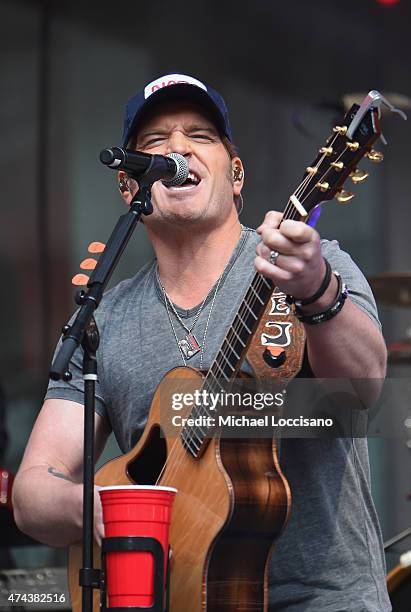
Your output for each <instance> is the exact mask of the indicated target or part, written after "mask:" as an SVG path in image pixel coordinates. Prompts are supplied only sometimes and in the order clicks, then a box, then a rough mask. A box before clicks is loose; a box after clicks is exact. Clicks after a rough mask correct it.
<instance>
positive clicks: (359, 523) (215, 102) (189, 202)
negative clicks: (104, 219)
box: [14, 75, 391, 612]
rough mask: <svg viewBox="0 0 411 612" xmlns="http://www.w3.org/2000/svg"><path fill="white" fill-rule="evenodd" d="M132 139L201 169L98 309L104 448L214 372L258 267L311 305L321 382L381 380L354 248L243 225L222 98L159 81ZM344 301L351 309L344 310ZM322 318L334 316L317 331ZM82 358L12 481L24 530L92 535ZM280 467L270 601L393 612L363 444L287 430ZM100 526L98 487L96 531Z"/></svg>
mask: <svg viewBox="0 0 411 612" xmlns="http://www.w3.org/2000/svg"><path fill="white" fill-rule="evenodd" d="M122 146H124V147H128V148H129V149H134V150H138V151H143V152H146V153H150V154H161V155H166V154H168V153H171V152H175V153H179V154H180V155H183V156H184V157H185V158H186V160H187V162H188V164H189V170H190V173H189V176H188V179H187V180H186V181H185V183H184V184H182V185H180V186H173V187H169V186H166V185H164V184H163V183H162V182H161V181H157V182H155V183H154V185H153V188H152V200H153V205H154V212H153V214H152V215H150V216H146V217H144V227H145V230H146V231H147V234H148V237H149V239H150V241H151V244H152V246H153V249H154V252H155V259H154V261H152V262H150V263H148V264H147V265H145V266H144V267H143V268H141V269H140V270H139V271H138V272H137V273H136V275H135V276H134V277H133V278H131V279H129V280H125V281H123V282H121V283H120V284H118V285H117V286H116V287H114V288H113V289H111V290H110V291H108V292H107V293H106V294H105V296H104V298H103V300H102V302H101V304H100V306H99V308H98V310H97V311H96V320H97V323H98V327H99V330H100V335H101V344H100V349H99V352H98V367H99V370H98V374H99V380H98V384H97V391H96V412H97V414H96V426H95V436H96V451H97V452H96V454H97V456H98V455H99V454H100V452H101V451H102V449H103V447H104V444H105V441H106V439H107V436H108V435H109V433H110V431H114V434H115V436H116V439H117V441H118V443H119V445H120V447H121V449H122V451H123V452H126V451H129V450H130V449H131V448H132V447H133V446H134V445H135V444H136V442H137V441H138V439H139V437H140V436H141V434H142V431H143V429H144V426H145V423H146V421H147V415H148V412H149V408H150V403H151V399H152V397H153V394H154V391H155V389H156V386H157V385H158V383H159V382H160V380H161V379H162V377H163V376H164V375H165V374H166V373H167V372H168V371H169V370H171V369H172V368H174V367H176V366H186V365H188V366H192V367H195V368H198V369H201V370H207V369H208V368H209V367H210V365H211V363H212V362H213V359H214V357H215V355H216V353H217V351H218V349H219V347H220V345H221V342H222V340H223V338H224V336H225V333H226V331H227V329H228V327H229V326H230V324H231V322H232V320H233V318H234V316H235V314H236V312H237V309H238V306H239V304H240V303H241V301H242V299H243V298H244V295H245V293H246V291H247V289H248V287H249V285H250V282H251V280H252V278H253V276H254V274H255V270H256V269H257V271H258V272H260V273H261V274H262V275H263V276H265V277H267V278H269V279H270V280H271V281H273V283H274V284H275V286H277V287H278V288H279V289H280V290H281V291H283V292H284V293H286V294H288V295H290V296H293V297H294V298H296V299H298V300H300V302H299V303H300V306H299V316H300V318H301V320H302V321H303V325H304V328H305V333H306V356H307V359H308V364H309V365H307V370H308V371H310V375H313V376H315V377H318V378H323V377H324V378H328V377H329V378H364V379H365V378H369V379H382V378H383V377H384V375H385V363H386V349H385V343H384V340H383V337H382V335H381V328H380V324H379V321H378V317H377V313H376V307H375V302H374V299H373V297H372V294H371V292H370V289H369V287H368V285H367V283H366V281H365V279H364V277H363V275H362V273H361V272H360V271H359V269H358V268H357V267H356V265H355V264H354V263H353V261H352V260H351V258H350V257H349V255H348V254H346V253H344V252H343V251H341V250H340V249H339V247H338V244H337V243H336V242H335V241H326V240H320V236H319V235H318V233H317V231H316V230H315V229H313V228H312V227H310V226H309V225H306V224H305V223H302V222H300V221H293V220H285V221H284V222H283V223H280V222H281V219H282V215H281V213H279V212H276V211H270V212H268V213H267V214H266V216H265V218H264V220H262V223H261V225H260V227H259V228H258V229H257V230H256V231H254V230H251V229H249V228H246V227H242V225H241V224H240V221H239V219H238V208H239V202H240V199H241V191H242V188H243V183H244V168H243V164H242V162H241V159H240V158H239V156H238V155H237V152H236V148H235V146H234V144H233V137H232V133H231V128H230V124H229V119H228V111H227V107H226V105H225V103H224V101H223V99H222V98H221V96H220V95H219V94H218V93H217V92H215V91H214V90H213V89H212V88H210V87H209V86H208V85H206V84H204V83H202V82H201V81H199V80H197V79H195V78H193V77H190V76H187V75H166V76H164V77H160V78H159V79H156V80H155V81H153V82H151V83H150V84H148V85H147V86H146V87H145V88H144V89H143V90H142V91H141V92H139V93H138V94H136V95H135V96H134V97H133V98H131V100H130V101H129V102H128V105H127V108H126V116H125V123H124V134H123V143H122ZM118 182H119V189H120V191H121V195H122V197H123V199H124V201H125V203H126V204H130V202H131V200H132V197H133V195H134V194H135V192H136V190H137V188H138V186H137V183H136V182H135V181H134V180H133V179H131V178H129V177H128V176H127V175H126V174H125V173H124V172H119V174H118ZM267 196H268V197H269V198H270V200H272V196H271V195H270V194H267ZM329 270H332V271H333V272H332V273H331V274H330V273H329ZM334 272H337V273H339V275H340V278H341V279H342V281H343V282H344V283H345V284H346V285H347V287H348V290H349V294H348V297H346V295H344V296H343V295H342V288H341V282H340V280H339V278H338V275H336V274H335V273H334ZM320 288H321V291H319V289H320ZM316 296H317V297H316ZM313 297H314V298H315V299H314V300H313V299H312V298H313ZM338 300H340V301H339V302H338ZM301 301H302V302H301ZM304 302H309V303H308V304H304ZM336 302H338V304H339V306H340V307H339V308H338V309H334V310H333V311H332V310H331V309H330V307H331V306H332V305H333V304H335V303H336ZM318 313H326V315H327V316H325V317H324V319H323V320H322V322H321V323H320V324H312V323H313V322H314V321H313V319H312V315H313V314H318ZM81 364H82V351H81V350H80V349H79V350H78V351H77V352H76V353H75V355H74V358H73V361H72V363H71V365H70V369H71V372H72V374H73V378H72V380H71V381H70V382H69V383H64V382H61V381H59V382H51V383H50V385H49V388H48V391H47V395H46V399H45V402H44V406H43V408H42V410H41V412H40V414H39V417H38V419H37V422H36V424H35V426H34V428H33V432H32V434H31V437H30V440H29V443H28V446H27V449H26V452H25V455H24V458H23V461H22V464H21V467H20V470H19V473H18V475H17V478H16V481H15V486H14V504H15V514H16V520H17V522H18V524H19V526H20V528H21V529H22V530H23V531H25V532H26V533H29V534H30V535H31V536H33V537H35V538H37V539H39V540H41V541H42V542H44V543H46V544H49V545H51V546H66V545H68V544H71V543H73V542H76V541H78V540H79V539H80V538H81V527H82V485H81V482H82V460H83V449H82V443H83V440H82V438H83V399H84V397H83V381H82V375H81ZM243 367H244V369H245V370H246V371H249V369H248V368H247V364H246V363H245V364H244V366H243ZM281 466H282V470H283V472H284V473H285V476H286V478H287V479H288V481H289V484H290V488H291V492H292V496H293V508H292V513H291V518H290V520H289V522H288V525H287V527H286V529H285V530H284V532H283V533H282V535H281V537H280V538H279V540H278V542H277V543H276V545H275V548H274V550H273V554H272V556H271V559H270V562H269V572H268V577H269V610H284V611H287V612H301V611H302V610H310V611H313V612H314V611H315V612H382V611H389V610H390V609H391V606H390V603H389V600H388V595H387V592H386V587H385V567H384V556H383V550H382V545H381V536H380V530H379V526H378V520H377V516H376V512H375V509H374V505H373V501H372V498H371V492H370V481H369V480H370V479H369V465H368V454H367V443H366V440H365V439H359V438H354V437H353V438H341V439H333V440H329V439H328V440H323V439H285V440H284V441H283V444H282V450H281ZM103 535H104V532H103V525H102V515H101V507H100V501H99V498H98V495H96V499H95V538H96V540H97V541H98V542H99V541H100V540H101V537H102V536H103ZM229 562H230V561H229V559H228V560H227V563H229ZM253 609H258V608H253ZM261 609H262V608H261ZM172 612H190V611H188V610H187V611H186V610H184V611H183V610H178V611H177V610H173V611H172ZM195 612H197V609H196V610H195ZM210 612H212V611H211V610H210Z"/></svg>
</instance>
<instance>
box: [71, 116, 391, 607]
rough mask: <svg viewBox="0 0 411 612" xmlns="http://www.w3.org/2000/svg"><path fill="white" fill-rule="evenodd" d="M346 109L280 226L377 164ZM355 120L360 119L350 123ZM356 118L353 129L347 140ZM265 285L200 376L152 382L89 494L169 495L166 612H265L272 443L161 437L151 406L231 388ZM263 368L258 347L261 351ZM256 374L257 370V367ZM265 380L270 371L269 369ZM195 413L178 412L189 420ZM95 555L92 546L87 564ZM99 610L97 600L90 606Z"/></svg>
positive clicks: (374, 130) (77, 601)
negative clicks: (183, 394)
mask: <svg viewBox="0 0 411 612" xmlns="http://www.w3.org/2000/svg"><path fill="white" fill-rule="evenodd" d="M359 109H360V107H359V106H358V105H354V106H353V107H352V108H351V109H350V110H349V112H348V113H347V114H346V116H345V118H344V120H343V122H342V123H341V125H339V126H336V127H334V129H333V133H332V134H331V136H330V137H329V138H328V140H327V141H326V143H325V145H324V146H323V147H321V149H320V150H319V153H318V156H317V157H316V159H315V160H314V162H313V163H312V164H311V166H309V167H308V168H307V169H306V172H305V174H304V177H303V180H302V182H301V184H300V185H299V186H298V188H297V189H296V190H295V192H294V193H293V194H292V196H291V197H290V199H289V202H288V204H287V206H286V208H285V211H284V219H297V220H302V221H306V220H307V219H308V216H309V215H310V213H311V212H312V211H313V209H314V208H315V207H316V206H317V205H318V204H319V203H320V202H324V201H327V200H330V199H332V198H333V197H334V196H336V197H337V199H339V200H340V202H346V201H348V200H349V199H351V197H352V196H353V194H350V193H349V192H347V191H344V190H342V185H343V183H344V181H345V180H346V179H347V177H348V176H349V175H351V177H352V179H353V181H354V182H359V181H361V180H362V179H363V178H365V175H366V173H365V172H364V171H362V170H359V169H357V163H358V162H359V160H360V159H361V158H362V157H363V156H364V155H367V156H368V157H369V158H370V159H371V160H374V161H380V159H381V155H380V154H379V153H378V152H376V151H374V150H373V149H372V148H371V147H372V144H373V143H374V141H375V140H376V139H377V138H378V136H379V135H380V129H379V111H378V110H377V108H375V107H373V106H371V105H370V106H369V107H368V108H366V109H365V111H364V108H363V106H361V109H360V111H359ZM357 113H359V114H360V115H361V116H357ZM356 116H357V120H358V125H357V127H356V129H355V131H354V133H353V134H351V135H350V136H348V134H347V132H348V131H349V126H351V125H352V121H353V120H354V118H355V117H356ZM273 289H274V287H273V285H272V283H271V282H270V281H268V280H267V279H265V278H264V277H262V276H261V275H260V274H258V273H257V274H255V276H254V278H253V280H252V282H251V284H250V286H249V288H248V290H247V292H246V294H245V296H244V299H243V300H242V302H241V304H240V306H239V308H238V311H237V314H236V316H235V318H234V320H233V322H232V324H231V326H230V328H229V330H228V332H227V334H226V336H225V338H224V340H223V342H222V345H221V347H220V349H219V351H218V353H217V355H216V357H215V359H214V362H213V364H212V366H211V368H210V370H209V371H208V372H207V373H205V374H204V373H202V372H199V371H197V370H195V369H193V368H190V367H185V368H181V367H179V368H175V369H173V370H171V371H170V372H169V373H168V374H167V375H166V376H165V378H164V379H163V380H162V381H161V382H160V384H159V386H158V388H157V390H156V392H155V395H154V398H153V401H152V405H151V409H150V413H149V416H148V421H147V425H146V427H145V430H144V433H143V435H142V437H141V439H140V440H139V442H138V443H137V445H136V446H135V448H133V450H131V451H130V452H129V453H127V454H126V455H124V456H122V457H119V458H118V459H115V460H113V461H111V462H109V463H107V464H106V465H104V466H103V467H102V468H101V469H100V470H99V471H98V472H97V474H96V484H98V485H102V486H103V485H106V486H108V485H119V484H130V483H138V484H159V485H164V486H166V485H167V486H173V487H176V489H177V490H178V493H177V495H176V498H175V503H174V507H173V521H172V525H171V532H170V545H171V548H172V562H171V570H170V572H171V576H170V593H169V596H170V611H171V612H200V611H207V612H238V610H247V611H248V612H250V611H255V612H257V611H258V612H263V611H267V608H268V596H267V593H268V585H267V567H268V564H269V559H270V553H271V551H272V550H273V546H274V543H275V540H276V539H277V538H278V536H279V534H280V533H281V531H282V530H283V529H284V526H285V524H286V521H287V517H288V516H289V512H290V506H291V493H290V489H289V486H288V484H287V481H286V479H285V477H284V475H283V474H282V472H281V469H280V466H279V462H278V457H277V441H276V440H275V439H274V438H273V439H270V438H261V439H259V438H253V439H230V438H223V437H221V436H219V435H214V436H209V435H208V433H209V432H207V431H205V429H206V428H204V427H203V428H196V427H192V426H191V427H189V426H187V424H185V425H184V426H182V427H181V428H180V430H179V431H178V434H177V435H176V434H175V430H174V433H173V435H172V436H168V435H167V432H165V433H164V437H162V435H161V433H162V426H161V418H160V416H161V415H160V406H164V405H167V404H168V405H169V406H171V392H172V390H174V391H175V390H176V385H177V384H179V383H181V382H183V383H184V386H185V390H187V388H186V387H187V385H188V387H190V386H191V388H192V389H200V390H202V389H206V390H207V391H209V392H212V391H215V390H216V389H218V385H219V384H220V383H219V381H221V380H224V381H230V380H232V379H234V377H236V376H237V375H238V373H239V368H240V365H241V362H242V361H243V359H244V358H245V356H246V354H247V351H248V349H249V346H250V343H251V341H252V339H253V335H254V333H255V331H256V330H257V328H258V325H259V322H260V320H261V318H262V316H263V314H264V312H265V310H266V307H267V305H268V304H269V300H270V297H271V295H272V293H273ZM261 361H263V348H262V349H261ZM257 369H258V368H257ZM272 373H273V374H272V375H273V376H275V375H276V371H275V370H274V369H273V370H272ZM201 410H203V408H201V407H196V408H187V409H186V411H184V410H181V411H180V412H179V414H180V415H181V416H182V417H185V416H187V417H189V416H198V414H199V411H200V412H201ZM99 558H100V554H99V550H98V549H97V547H95V559H99ZM80 567H81V544H78V545H75V546H72V547H71V550H70V560H69V584H70V593H71V597H72V608H73V610H74V612H80V610H81V591H80V587H79V586H78V572H79V569H80ZM94 604H95V608H94V609H95V611H96V612H97V611H98V609H99V601H98V593H96V594H95V599H94Z"/></svg>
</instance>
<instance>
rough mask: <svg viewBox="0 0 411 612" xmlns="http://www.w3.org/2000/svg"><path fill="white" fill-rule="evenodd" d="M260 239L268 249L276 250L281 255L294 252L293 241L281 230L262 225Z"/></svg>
mask: <svg viewBox="0 0 411 612" xmlns="http://www.w3.org/2000/svg"><path fill="white" fill-rule="evenodd" d="M261 240H262V242H261V244H262V245H263V246H265V247H266V248H267V249H268V250H271V251H278V252H279V253H282V254H283V255H293V254H294V253H295V249H296V245H295V243H293V242H292V241H291V240H290V239H289V238H287V236H284V234H283V233H282V232H281V230H278V231H273V230H272V229H271V228H268V227H267V226H266V225H264V226H262V231H261ZM260 254H261V253H260ZM263 257H264V255H263Z"/></svg>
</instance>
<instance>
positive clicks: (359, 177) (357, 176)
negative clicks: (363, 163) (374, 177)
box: [350, 168, 368, 184]
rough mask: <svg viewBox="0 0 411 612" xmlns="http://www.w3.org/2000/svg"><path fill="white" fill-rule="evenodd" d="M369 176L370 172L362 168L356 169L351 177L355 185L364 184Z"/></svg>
mask: <svg viewBox="0 0 411 612" xmlns="http://www.w3.org/2000/svg"><path fill="white" fill-rule="evenodd" d="M367 176H368V172H366V171H365V170H361V168H356V169H355V170H354V171H353V172H351V174H350V177H351V180H352V182H353V183H354V184H356V183H362V182H363V181H365V179H366V178H367Z"/></svg>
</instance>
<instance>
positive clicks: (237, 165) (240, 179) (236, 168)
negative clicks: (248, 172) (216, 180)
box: [231, 157, 244, 196]
mask: <svg viewBox="0 0 411 612" xmlns="http://www.w3.org/2000/svg"><path fill="white" fill-rule="evenodd" d="M231 167H232V180H233V192H234V195H235V196H239V195H240V193H241V190H242V188H243V185H244V166H243V162H242V161H241V159H240V158H239V157H233V158H232V160H231Z"/></svg>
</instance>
